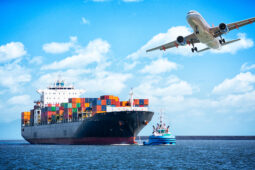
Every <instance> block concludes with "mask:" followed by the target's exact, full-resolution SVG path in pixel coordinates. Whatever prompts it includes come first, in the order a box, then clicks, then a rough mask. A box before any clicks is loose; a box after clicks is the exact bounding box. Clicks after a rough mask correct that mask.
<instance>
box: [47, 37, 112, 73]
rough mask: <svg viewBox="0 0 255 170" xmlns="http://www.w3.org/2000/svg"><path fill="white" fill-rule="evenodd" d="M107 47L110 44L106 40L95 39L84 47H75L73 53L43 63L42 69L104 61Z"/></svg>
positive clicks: (74, 66) (62, 67)
mask: <svg viewBox="0 0 255 170" xmlns="http://www.w3.org/2000/svg"><path fill="white" fill-rule="evenodd" d="M109 49H110V44H109V43H108V42H107V41H104V40H101V39H96V40H93V41H91V42H89V44H88V45H87V46H86V47H85V48H79V49H77V50H76V54H75V55H73V56H70V57H67V58H65V59H63V60H61V61H55V62H54V63H52V64H49V65H45V66H43V67H42V69H44V70H47V69H53V70H54V69H55V70H56V69H64V68H79V67H84V66H87V65H88V64H91V63H94V62H96V63H100V62H103V61H105V54H106V53H108V51H109Z"/></svg>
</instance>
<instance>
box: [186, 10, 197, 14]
mask: <svg viewBox="0 0 255 170" xmlns="http://www.w3.org/2000/svg"><path fill="white" fill-rule="evenodd" d="M188 14H197V11H189V12H188Z"/></svg>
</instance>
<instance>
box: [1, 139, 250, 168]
mask: <svg viewBox="0 0 255 170" xmlns="http://www.w3.org/2000/svg"><path fill="white" fill-rule="evenodd" d="M0 169H1V170H2V169H8V170H9V169H255V140H177V145H175V146H140V145H111V146H86V145H30V144H28V143H26V142H25V141H0Z"/></svg>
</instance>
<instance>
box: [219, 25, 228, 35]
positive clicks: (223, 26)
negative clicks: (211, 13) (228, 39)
mask: <svg viewBox="0 0 255 170" xmlns="http://www.w3.org/2000/svg"><path fill="white" fill-rule="evenodd" d="M219 29H220V32H221V33H223V34H226V33H228V32H229V29H228V26H227V25H226V24H225V23H221V24H220V25H219Z"/></svg>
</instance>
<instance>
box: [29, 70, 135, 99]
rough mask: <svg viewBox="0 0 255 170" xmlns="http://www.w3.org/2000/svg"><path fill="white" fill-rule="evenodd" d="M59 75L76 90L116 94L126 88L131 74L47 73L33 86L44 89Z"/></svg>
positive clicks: (91, 72)
mask: <svg viewBox="0 0 255 170" xmlns="http://www.w3.org/2000/svg"><path fill="white" fill-rule="evenodd" d="M59 75H61V78H62V79H64V80H65V81H66V82H67V83H69V84H72V83H74V85H75V87H76V88H82V89H85V90H87V91H88V92H89V93H97V92H101V93H106V94H109V93H112V94H118V93H120V92H121V91H122V90H123V89H124V88H125V87H126V81H127V80H128V79H130V78H131V77H132V75H131V74H123V73H114V72H108V71H104V68H96V69H93V70H85V69H69V70H67V71H64V72H61V71H59V72H54V73H47V74H45V75H43V76H41V77H40V78H39V80H38V81H36V83H35V84H34V85H35V86H36V87H37V88H45V87H46V86H48V85H50V84H52V83H53V81H54V80H56V79H57V78H58V76H59Z"/></svg>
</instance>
